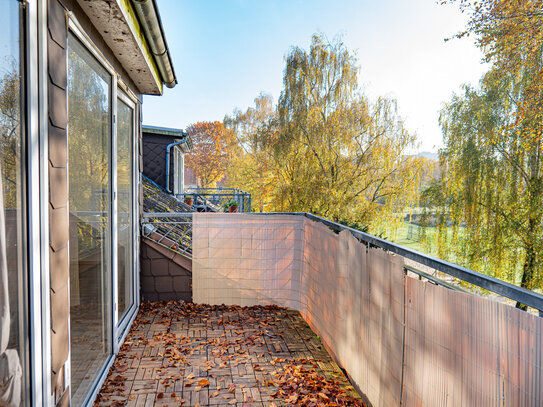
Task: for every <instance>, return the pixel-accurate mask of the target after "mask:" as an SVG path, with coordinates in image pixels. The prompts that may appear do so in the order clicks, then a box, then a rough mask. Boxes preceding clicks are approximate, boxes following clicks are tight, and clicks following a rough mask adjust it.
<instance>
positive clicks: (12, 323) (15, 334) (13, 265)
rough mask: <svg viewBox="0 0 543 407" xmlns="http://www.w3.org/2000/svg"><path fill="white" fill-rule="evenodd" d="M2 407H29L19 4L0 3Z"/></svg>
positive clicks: (6, 0)
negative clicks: (0, 9) (26, 406)
mask: <svg viewBox="0 0 543 407" xmlns="http://www.w3.org/2000/svg"><path fill="white" fill-rule="evenodd" d="M0 6H1V8H2V13H1V14H0V27H1V28H0V32H1V36H0V406H2V405H9V406H22V405H27V404H29V403H30V399H29V391H28V386H27V383H28V382H27V380H26V379H27V377H28V371H29V369H28V365H27V363H26V362H27V359H26V355H27V351H26V349H27V346H26V344H27V340H26V338H27V330H26V324H25V321H26V318H25V317H26V315H25V311H26V306H25V305H26V289H25V287H26V283H27V281H26V276H25V270H26V269H25V267H24V263H25V261H24V259H25V247H24V241H25V238H24V224H23V223H24V221H25V209H24V202H25V200H24V199H23V197H24V191H25V189H24V182H23V168H24V155H23V151H24V150H23V149H24V142H23V136H24V123H21V118H22V117H24V115H23V113H24V111H23V109H22V103H21V102H22V101H24V99H23V100H22V99H21V95H22V94H23V92H22V91H23V86H22V83H23V81H22V79H23V76H22V68H21V59H20V53H21V48H20V47H21V44H22V43H23V41H22V40H21V37H20V28H21V27H20V24H19V22H20V17H19V12H20V5H19V3H18V2H17V1H15V0H2V1H0Z"/></svg>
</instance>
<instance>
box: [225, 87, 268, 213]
mask: <svg viewBox="0 0 543 407" xmlns="http://www.w3.org/2000/svg"><path fill="white" fill-rule="evenodd" d="M275 114H276V112H275V110H274V106H273V99H272V97H271V96H270V95H267V94H263V93H262V94H260V95H259V96H258V97H257V98H255V107H254V108H253V107H250V108H248V109H247V111H245V112H241V111H240V110H235V111H234V113H233V115H232V116H226V117H225V119H224V124H225V126H226V127H228V128H229V129H231V130H232V131H233V134H234V135H235V138H236V142H235V143H234V144H233V145H232V147H231V150H230V151H231V165H230V166H229V170H228V175H227V179H228V181H229V182H230V184H231V185H232V186H235V187H237V188H240V189H242V190H244V191H250V192H251V206H252V208H253V209H256V210H258V211H260V212H265V211H267V210H272V211H273V210H275V207H274V204H273V200H274V189H275V188H276V186H277V184H278V179H277V173H276V171H274V169H275V164H276V163H275V161H274V156H273V151H272V149H271V148H270V147H271V146H270V145H269V144H267V143H266V137H265V133H266V132H267V130H268V123H270V122H271V121H272V119H273V118H274V117H275Z"/></svg>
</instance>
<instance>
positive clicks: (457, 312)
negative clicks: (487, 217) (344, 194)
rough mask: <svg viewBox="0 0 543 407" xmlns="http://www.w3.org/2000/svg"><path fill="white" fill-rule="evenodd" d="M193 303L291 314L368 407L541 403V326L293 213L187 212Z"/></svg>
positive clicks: (533, 319)
mask: <svg viewBox="0 0 543 407" xmlns="http://www.w3.org/2000/svg"><path fill="white" fill-rule="evenodd" d="M193 297H194V301H195V302H199V303H209V304H223V303H224V304H238V305H256V304H277V305H281V306H286V307H290V308H293V309H296V310H299V311H300V312H301V314H302V315H303V317H304V318H305V319H306V321H307V322H308V323H309V324H310V325H311V327H312V328H313V329H314V331H315V332H316V333H317V334H318V335H320V337H321V338H322V340H323V342H324V343H325V344H326V346H327V348H328V349H329V351H330V352H331V353H332V354H333V356H334V357H335V358H336V361H337V362H338V363H339V364H340V365H341V366H342V367H343V368H344V369H345V370H346V371H347V372H348V374H349V376H350V378H351V380H352V381H353V382H354V383H355V385H356V386H357V387H358V389H359V390H360V392H361V393H363V394H364V396H365V397H367V399H368V401H369V402H370V403H371V404H372V405H373V406H391V405H396V406H398V405H400V403H401V404H402V405H405V406H417V405H424V406H498V405H500V406H502V405H503V406H513V405H514V406H540V405H542V404H543V374H542V373H543V372H542V370H543V368H542V359H543V358H542V352H543V323H542V319H541V318H539V317H537V316H534V315H530V314H527V313H525V312H522V311H519V310H517V309H515V308H512V307H510V306H508V305H505V304H500V303H497V302H493V301H490V300H486V299H483V298H480V297H477V296H474V295H469V294H464V293H460V292H456V291H451V290H448V289H445V288H442V287H437V286H434V285H432V284H428V283H425V282H423V281H419V280H416V279H412V278H410V277H406V276H404V273H403V260H402V258H401V257H398V256H393V255H391V254H388V253H386V252H384V251H383V250H381V249H373V248H367V247H366V246H365V245H363V244H361V243H359V242H358V241H357V240H356V239H355V238H354V237H353V236H352V235H351V234H350V233H349V232H347V231H345V232H342V233H340V234H339V235H337V234H335V233H333V232H332V231H330V230H329V229H327V228H326V227H325V226H324V225H322V224H318V223H315V222H312V221H310V220H308V219H306V218H304V217H302V216H288V215H286V216H279V215H277V216H265V215H244V214H219V213H217V214H215V213H195V214H194V231H193Z"/></svg>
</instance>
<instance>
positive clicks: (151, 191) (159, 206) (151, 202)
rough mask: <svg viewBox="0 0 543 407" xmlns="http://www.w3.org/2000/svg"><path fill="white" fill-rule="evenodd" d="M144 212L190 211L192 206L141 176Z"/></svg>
mask: <svg viewBox="0 0 543 407" xmlns="http://www.w3.org/2000/svg"><path fill="white" fill-rule="evenodd" d="M142 181H143V182H142V183H143V210H144V212H155V213H156V212H192V207H190V206H188V205H187V204H186V203H184V202H181V201H180V200H178V199H177V198H176V197H175V196H173V195H172V194H170V193H168V192H166V191H165V190H164V189H163V188H162V187H161V186H160V185H158V184H156V183H154V182H153V181H151V180H150V179H149V178H147V177H146V176H142Z"/></svg>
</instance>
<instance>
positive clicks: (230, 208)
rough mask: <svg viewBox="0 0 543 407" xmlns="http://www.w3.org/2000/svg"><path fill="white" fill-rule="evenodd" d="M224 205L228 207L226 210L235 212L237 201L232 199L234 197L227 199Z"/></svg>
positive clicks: (237, 207)
mask: <svg viewBox="0 0 543 407" xmlns="http://www.w3.org/2000/svg"><path fill="white" fill-rule="evenodd" d="M225 206H227V207H228V212H237V211H238V209H239V203H238V201H236V200H234V199H231V200H230V201H228V202H227V203H226V204H225Z"/></svg>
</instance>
